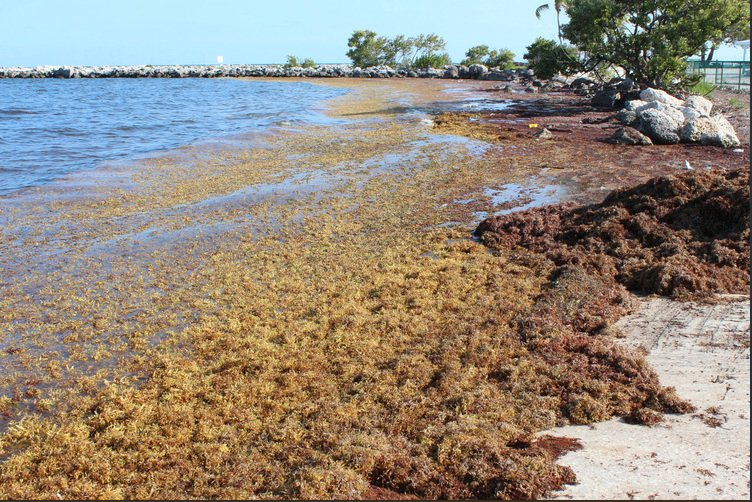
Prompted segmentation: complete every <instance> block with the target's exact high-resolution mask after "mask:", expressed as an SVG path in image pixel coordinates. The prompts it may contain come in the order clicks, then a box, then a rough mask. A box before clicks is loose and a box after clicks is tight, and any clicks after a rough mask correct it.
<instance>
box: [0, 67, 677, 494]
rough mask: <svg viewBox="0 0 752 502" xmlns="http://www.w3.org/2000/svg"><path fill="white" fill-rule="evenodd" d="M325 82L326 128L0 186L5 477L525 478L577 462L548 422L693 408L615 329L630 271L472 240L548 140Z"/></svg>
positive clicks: (300, 483) (430, 481) (139, 485)
mask: <svg viewBox="0 0 752 502" xmlns="http://www.w3.org/2000/svg"><path fill="white" fill-rule="evenodd" d="M335 85H346V86H351V87H354V88H355V92H353V93H351V94H349V95H347V96H344V97H341V98H338V99H336V100H334V101H333V102H331V103H330V113H332V114H333V115H335V116H337V117H338V118H341V119H343V120H342V122H340V123H338V124H337V125H332V126H329V127H323V126H306V127H302V128H297V129H295V130H287V131H286V130H280V131H278V132H277V133H276V134H273V135H266V136H264V137H263V138H262V139H261V140H260V144H259V145H257V146H256V147H254V148H251V149H245V150H242V149H241V150H228V151H222V152H218V153H216V155H212V156H206V155H202V154H200V152H193V151H191V150H187V151H183V152H181V153H180V154H176V155H174V156H167V157H161V158H158V159H152V160H147V161H144V164H143V165H142V166H141V167H140V168H139V167H138V166H134V168H133V170H132V171H129V172H126V173H119V178H117V180H119V181H118V182H117V183H115V182H114V181H113V183H112V185H111V186H106V187H102V186H98V187H97V188H96V189H93V188H92V187H91V185H87V184H86V183H81V184H79V185H76V184H75V180H71V181H70V182H69V183H68V184H65V183H64V184H63V185H61V186H60V187H58V188H56V187H49V188H47V189H44V190H40V191H37V192H30V193H26V194H24V195H23V196H18V197H11V198H5V199H3V200H2V206H0V218H1V219H2V221H3V224H4V225H3V230H2V233H1V234H0V239H1V242H2V244H3V245H2V248H1V249H2V250H3V251H2V256H0V260H2V264H3V267H4V268H5V269H6V270H8V271H9V272H10V273H9V274H8V275H7V276H6V277H4V278H3V280H2V282H1V283H0V331H1V332H2V333H3V338H2V339H1V340H0V343H1V344H2V356H0V364H2V366H3V368H4V370H5V371H3V375H2V381H0V388H2V393H3V396H2V397H0V412H2V413H3V414H4V415H5V416H6V418H7V420H8V424H7V426H6V428H5V429H6V430H5V431H4V433H3V435H2V436H1V437H0V454H1V455H2V458H3V461H2V464H0V496H2V497H4V498H55V497H63V498H94V497H109V498H173V497H174V498H189V497H190V498H253V497H260V498H371V497H376V496H378V497H383V498H396V497H400V498H502V499H504V498H537V497H541V496H543V495H545V494H547V493H548V492H550V491H551V490H553V489H556V488H558V487H560V486H561V485H562V484H563V483H568V482H573V481H574V476H573V473H572V471H571V470H570V469H568V468H565V467H562V466H560V465H557V464H556V457H557V456H558V455H559V454H561V453H562V452H563V451H566V450H567V449H568V448H572V447H573V446H574V445H572V444H571V442H569V443H568V442H566V441H559V440H547V439H537V438H536V434H537V433H538V432H539V431H541V430H546V429H548V428H551V427H553V426H555V425H560V424H566V423H589V422H592V421H598V420H604V419H607V418H610V417H612V416H617V415H618V416H628V417H630V418H631V419H633V420H635V421H640V422H647V423H652V422H654V421H656V420H659V419H660V414H661V413H662V412H674V413H682V412H687V411H689V410H691V409H692V406H691V404H690V403H688V402H686V401H684V400H682V399H681V398H680V397H679V396H678V395H676V393H675V392H674V391H673V390H672V389H670V388H664V387H662V386H661V385H660V382H659V381H658V378H657V376H656V374H655V372H653V370H652V369H651V368H650V367H649V366H648V365H647V363H646V362H645V360H644V357H643V355H642V353H640V352H637V351H631V350H629V349H624V348H620V347H618V346H617V345H616V344H615V343H614V337H613V333H611V332H610V331H609V329H608V326H609V325H610V323H611V322H612V321H614V320H615V319H616V318H618V317H619V316H620V315H622V314H623V313H625V312H627V311H629V310H630V309H631V307H632V300H631V297H630V296H629V295H627V294H626V292H625V291H624V289H623V288H621V287H620V286H617V285H615V284H614V283H613V282H611V281H610V280H607V279H605V278H602V277H597V276H596V277H591V276H589V275H587V274H585V273H584V272H583V271H582V270H581V269H579V268H577V267H571V266H570V267H561V266H560V265H559V264H557V263H555V262H553V261H551V260H550V259H549V258H547V257H546V256H545V255H543V254H540V255H538V254H530V253H525V254H523V255H521V254H520V253H519V252H517V250H515V249H514V248H511V247H505V246H499V247H497V248H496V249H494V250H493V252H489V249H488V248H487V247H486V246H485V245H483V244H482V243H479V242H475V241H473V240H471V239H469V238H468V237H469V231H470V230H471V229H472V228H473V226H474V224H475V218H476V215H475V213H477V212H478V211H493V210H494V207H493V201H492V200H491V197H490V196H488V195H487V194H488V186H489V185H490V184H496V185H499V184H510V183H517V184H519V185H525V186H529V185H530V184H531V183H532V184H533V185H534V184H549V183H553V182H555V181H559V182H561V179H560V178H558V177H557V176H558V174H559V173H558V171H559V170H553V171H544V172H541V167H540V164H541V162H546V161H551V159H550V158H548V159H547V158H545V157H542V156H544V155H550V154H548V153H547V154H544V153H543V152H544V151H548V150H550V148H547V147H545V146H544V145H541V144H540V143H539V142H537V141H536V140H534V139H532V138H522V137H516V136H514V137H512V138H511V139H512V141H509V142H507V143H504V142H501V143H496V142H492V143H487V142H479V141H475V140H471V139H464V140H460V139H459V138H457V137H456V136H452V135H442V134H436V133H437V130H436V129H434V128H433V127H431V124H430V122H429V121H427V120H426V116H425V115H424V114H422V113H420V112H421V110H423V109H426V108H428V109H431V108H436V107H440V106H439V105H441V104H442V102H443V104H448V103H449V102H451V101H453V100H457V99H461V98H462V96H463V95H462V93H441V91H443V90H446V89H452V85H453V84H451V83H448V82H438V81H431V82H429V81H425V82H418V81H413V82H400V81H389V82H378V81H368V82H362V83H359V84H355V83H352V82H343V83H341V84H335ZM465 85H469V84H465ZM478 85H479V86H482V84H478ZM463 92H466V90H464V91H463ZM437 102H438V103H437ZM406 112H412V113H406ZM512 147H514V148H512ZM609 147H612V146H609ZM613 148H616V147H613ZM562 151H563V152H564V153H565V154H566V153H568V150H567V149H566V148H564V149H563V150H562ZM559 161H560V162H561V161H562V159H559ZM565 162H566V161H565ZM672 168H673V166H672V165H671V164H670V161H666V162H665V163H664V164H663V165H660V166H658V168H657V170H661V169H663V170H666V171H668V170H670V169H672ZM625 169H626V168H625ZM615 171H616V172H619V169H617V170H615ZM655 174H657V173H656V172H655V171H650V172H648V171H646V172H642V173H640V174H639V176H643V177H645V178H649V177H651V176H653V175H655ZM632 175H633V176H637V175H638V174H636V173H632ZM571 179H574V181H575V182H578V183H581V184H580V186H581V187H583V188H584V190H585V191H584V192H583V193H587V194H590V195H587V197H592V193H593V192H594V191H593V190H591V189H589V187H591V186H592V185H591V183H592V179H590V178H587V177H574V178H571V177H570V180H571ZM531 180H532V181H531ZM618 181H620V180H619V179H618V178H617V179H616V180H615V181H614V182H618ZM561 184H562V185H565V184H564V183H563V182H562V183H561ZM565 186H566V188H567V189H568V190H570V191H574V190H573V189H574V188H576V187H575V185H574V184H573V182H572V181H570V183H569V184H567V185H565ZM167 187H169V189H167ZM426 187H430V189H427V188H426ZM62 194H65V196H62ZM468 200H472V202H469V203H464V202H463V201H468ZM448 221H453V222H456V225H454V226H446V225H442V224H444V223H446V222H448Z"/></svg>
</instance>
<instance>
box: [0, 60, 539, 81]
mask: <svg viewBox="0 0 752 502" xmlns="http://www.w3.org/2000/svg"><path fill="white" fill-rule="evenodd" d="M222 77H310V78H337V77H340V78H342V77H351V78H352V77H354V78H447V79H459V78H472V79H479V80H499V81H512V80H516V79H518V78H532V72H530V71H528V70H499V69H489V68H488V67H486V66H483V65H479V64H476V65H471V66H460V65H449V66H445V67H444V68H441V69H437V68H423V69H419V70H418V69H405V68H391V67H389V66H374V67H371V68H359V67H357V66H355V67H354V66H352V65H349V64H323V65H318V66H316V67H313V68H301V67H288V66H285V65H224V64H223V65H167V66H153V65H133V66H36V67H33V68H13V67H8V68H0V78H63V79H68V78H222Z"/></svg>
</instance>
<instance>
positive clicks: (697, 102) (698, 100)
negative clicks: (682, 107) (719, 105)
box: [686, 96, 713, 117]
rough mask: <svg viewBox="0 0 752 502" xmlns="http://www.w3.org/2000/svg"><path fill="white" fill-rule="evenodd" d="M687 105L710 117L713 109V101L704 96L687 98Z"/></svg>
mask: <svg viewBox="0 0 752 502" xmlns="http://www.w3.org/2000/svg"><path fill="white" fill-rule="evenodd" d="M686 103H687V106H688V107H690V108H694V109H695V110H697V111H698V112H700V113H701V114H702V115H704V116H706V117H710V111H711V110H712V109H713V102H712V101H710V100H709V99H707V98H704V97H702V96H690V97H688V98H687V100H686Z"/></svg>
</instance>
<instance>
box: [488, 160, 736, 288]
mask: <svg viewBox="0 0 752 502" xmlns="http://www.w3.org/2000/svg"><path fill="white" fill-rule="evenodd" d="M749 205H750V198H749V167H746V168H744V169H741V170H738V171H731V172H718V171H710V172H690V173H685V174H682V175H680V176H676V177H660V178H655V179H652V180H650V181H648V182H647V183H644V184H642V185H639V186H637V187H634V188H629V189H623V190H617V191H615V192H613V193H611V194H610V195H609V196H608V197H607V198H606V199H605V200H604V201H603V202H602V203H601V204H595V205H589V206H582V207H573V206H571V205H563V206H550V207H544V208H539V209H533V210H530V211H525V212H521V213H517V214H512V215H507V216H499V217H493V218H489V219H488V220H486V221H484V222H482V223H481V225H480V226H479V227H478V229H477V231H476V232H477V233H478V234H479V235H482V238H483V239H484V241H485V242H487V243H489V244H491V245H493V246H518V247H523V248H525V249H527V250H532V251H536V252H539V253H544V254H545V255H546V256H547V257H548V258H549V259H551V260H552V261H553V262H554V263H556V264H557V265H565V264H568V265H576V266H579V267H582V268H584V269H585V270H586V271H587V272H588V273H589V274H592V275H594V276H597V277H603V278H606V279H610V278H612V279H614V280H616V281H618V282H619V283H621V284H623V285H624V286H625V287H626V288H628V289H630V290H632V291H636V292H640V293H646V294H660V295H666V296H671V297H674V298H679V299H690V298H698V297H703V296H707V295H709V294H712V293H748V292H749V237H750V233H749V228H750V227H749Z"/></svg>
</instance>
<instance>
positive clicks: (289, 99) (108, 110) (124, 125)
mask: <svg viewBox="0 0 752 502" xmlns="http://www.w3.org/2000/svg"><path fill="white" fill-rule="evenodd" d="M346 92H347V91H346V90H342V89H335V88H330V87H324V86H317V85H313V84H310V83H305V82H267V81H264V82H258V81H241V80H232V79H153V80H152V79H81V80H75V79H74V80H56V79H41V80H16V79H10V80H0V195H2V194H7V193H9V192H11V191H14V190H18V189H20V188H25V187H30V186H38V185H43V184H45V183H48V182H49V181H51V180H54V179H57V178H60V177H62V176H65V175H66V174H68V173H71V172H75V171H79V170H85V169H92V168H95V167H97V166H100V165H102V164H103V163H106V162H108V161H117V160H121V159H129V158H138V157H142V156H145V155H149V154H150V153H152V152H157V151H160V150H167V149H171V148H176V147H179V146H184V145H190V144H192V143H195V142H198V141H205V140H211V139H219V138H225V137H229V136H234V135H240V134H244V133H248V132H253V131H257V130H262V129H265V128H268V127H270V126H274V125H275V124H285V125H287V124H298V123H308V122H311V123H321V122H326V121H327V120H328V119H327V118H326V117H325V116H324V115H323V114H322V113H321V111H320V107H318V106H317V105H318V104H320V103H321V102H322V101H324V100H327V99H331V98H334V97H337V96H339V95H342V94H344V93H346Z"/></svg>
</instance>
